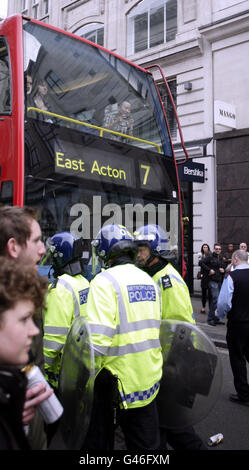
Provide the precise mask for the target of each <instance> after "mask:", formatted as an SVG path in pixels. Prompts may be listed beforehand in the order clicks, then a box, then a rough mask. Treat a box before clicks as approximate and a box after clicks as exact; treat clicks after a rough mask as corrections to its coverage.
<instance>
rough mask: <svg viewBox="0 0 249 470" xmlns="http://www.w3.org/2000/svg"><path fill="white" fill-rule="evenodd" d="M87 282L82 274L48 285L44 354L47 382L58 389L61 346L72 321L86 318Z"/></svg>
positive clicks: (66, 275)
mask: <svg viewBox="0 0 249 470" xmlns="http://www.w3.org/2000/svg"><path fill="white" fill-rule="evenodd" d="M88 292H89V282H88V281H87V279H85V278H84V277H83V276H82V275H81V274H78V275H77V276H70V275H69V274H63V275H62V276H59V277H58V278H56V279H55V280H54V282H53V283H52V284H51V285H50V286H49V290H48V294H47V298H46V308H45V311H44V314H43V328H44V336H43V354H44V362H45V364H44V366H45V375H46V378H47V380H48V381H49V382H50V383H51V385H53V387H57V386H58V378H59V371H60V361H61V355H62V351H63V346H64V344H65V342H66V337H67V334H68V332H69V329H70V327H71V325H72V323H73V321H74V319H75V318H77V317H78V316H80V315H82V316H85V315H86V304H87V297H88Z"/></svg>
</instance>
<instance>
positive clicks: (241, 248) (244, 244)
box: [239, 242, 249, 263]
mask: <svg viewBox="0 0 249 470" xmlns="http://www.w3.org/2000/svg"><path fill="white" fill-rule="evenodd" d="M239 249H240V250H244V251H246V252H247V254H248V263H249V253H248V251H247V244H246V243H245V242H241V243H240V245H239Z"/></svg>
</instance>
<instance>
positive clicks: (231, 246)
mask: <svg viewBox="0 0 249 470" xmlns="http://www.w3.org/2000/svg"><path fill="white" fill-rule="evenodd" d="M233 252H234V244H233V243H228V245H227V251H226V252H225V253H224V255H223V261H224V263H225V268H227V267H228V266H229V265H230V264H231V263H232V254H233Z"/></svg>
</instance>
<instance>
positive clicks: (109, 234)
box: [92, 224, 137, 266]
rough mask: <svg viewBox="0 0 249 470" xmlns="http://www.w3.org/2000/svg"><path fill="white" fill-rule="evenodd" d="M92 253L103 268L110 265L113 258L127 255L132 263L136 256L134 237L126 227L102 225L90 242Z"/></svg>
mask: <svg viewBox="0 0 249 470" xmlns="http://www.w3.org/2000/svg"><path fill="white" fill-rule="evenodd" d="M92 247H93V252H94V253H95V255H97V256H98V257H99V258H100V259H101V260H102V262H103V263H104V265H105V266H107V265H110V264H112V261H113V259H114V258H118V257H120V256H123V255H125V254H126V255H128V256H129V257H130V258H131V260H132V261H135V259H136V256H137V247H136V245H135V243H134V237H133V236H132V235H131V233H130V232H129V231H128V230H127V228H126V227H124V226H123V225H119V224H109V225H104V226H103V227H102V228H101V229H100V231H99V232H98V234H97V235H96V238H95V239H94V240H93V241H92Z"/></svg>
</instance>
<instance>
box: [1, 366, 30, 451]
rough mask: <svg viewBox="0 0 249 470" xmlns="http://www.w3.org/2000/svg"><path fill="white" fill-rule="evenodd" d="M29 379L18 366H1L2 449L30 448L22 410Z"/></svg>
mask: <svg viewBox="0 0 249 470" xmlns="http://www.w3.org/2000/svg"><path fill="white" fill-rule="evenodd" d="M26 386H27V379H26V376H25V374H24V373H23V372H21V371H20V370H19V369H18V368H16V367H11V366H0V450H15V449H22V450H29V449H30V446H29V444H28V441H27V439H26V436H25V433H24V429H23V423H22V412H23V406H24V402H25V392H26Z"/></svg>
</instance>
